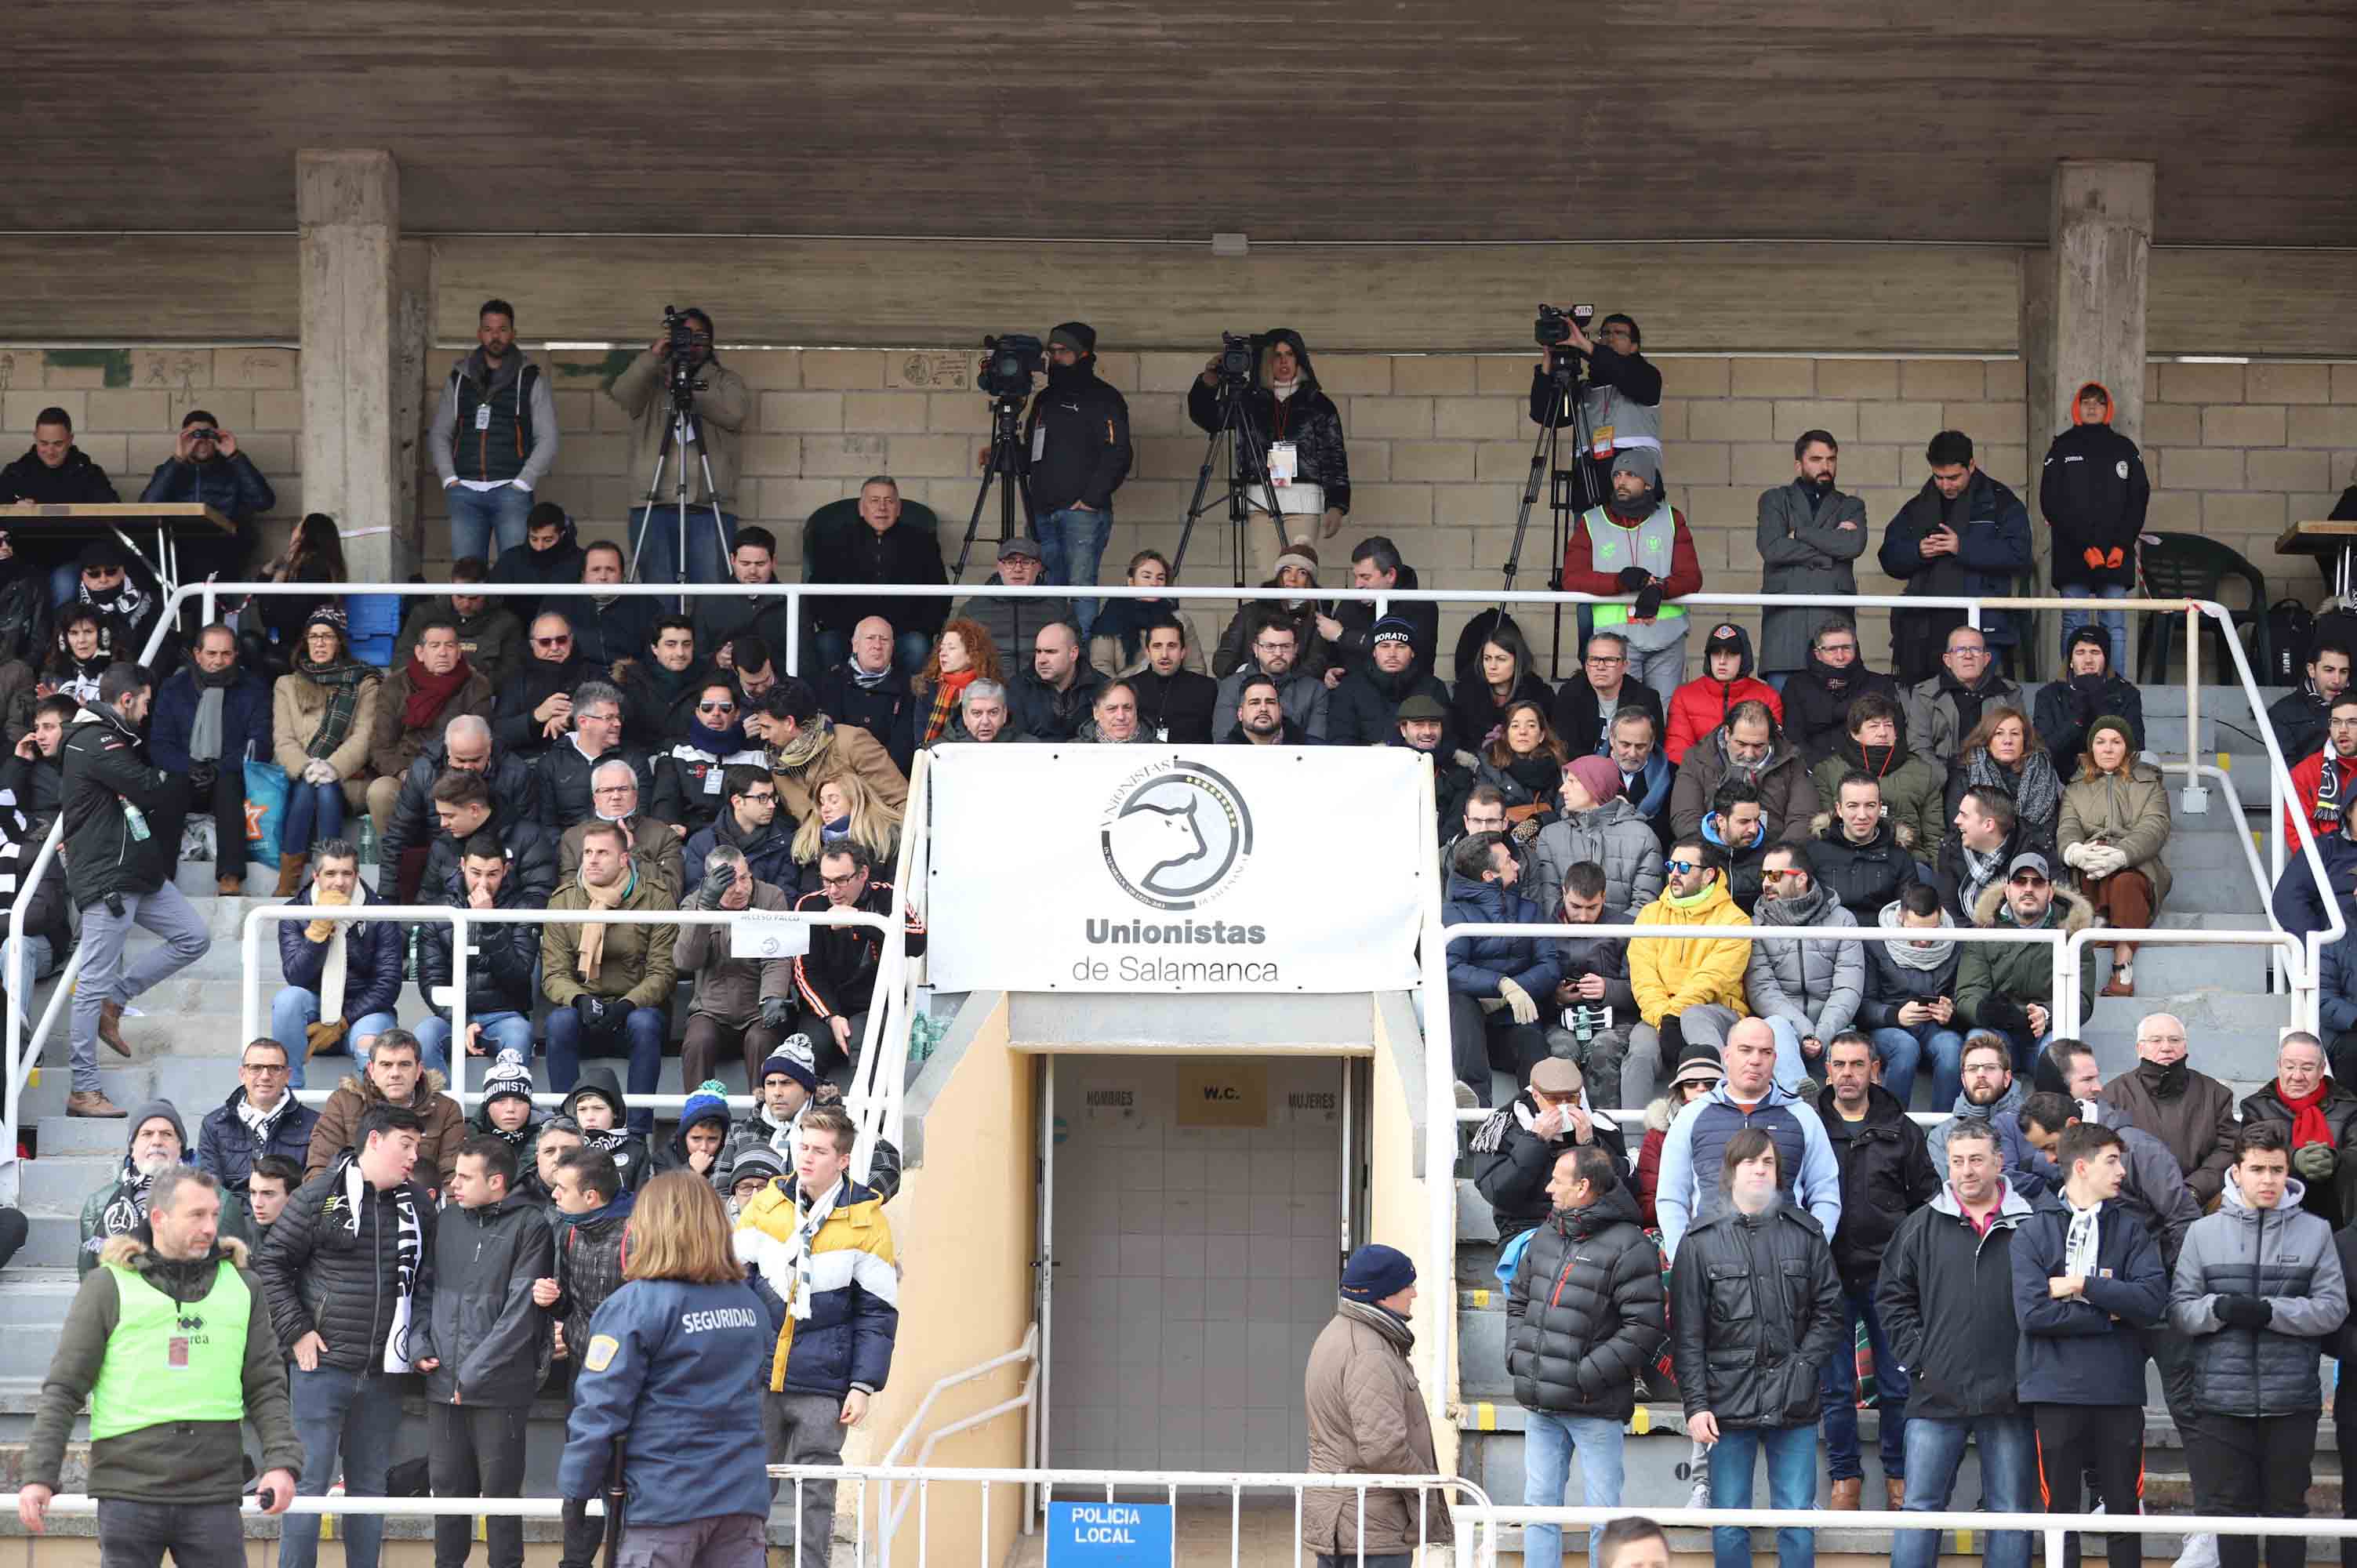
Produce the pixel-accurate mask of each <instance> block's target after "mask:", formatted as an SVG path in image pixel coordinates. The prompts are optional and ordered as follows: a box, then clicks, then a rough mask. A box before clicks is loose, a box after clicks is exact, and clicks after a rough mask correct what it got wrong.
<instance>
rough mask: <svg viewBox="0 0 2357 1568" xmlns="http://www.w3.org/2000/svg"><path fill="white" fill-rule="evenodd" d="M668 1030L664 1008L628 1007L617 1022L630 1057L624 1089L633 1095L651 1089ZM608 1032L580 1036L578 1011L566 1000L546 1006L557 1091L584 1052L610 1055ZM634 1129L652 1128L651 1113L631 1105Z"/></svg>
mask: <svg viewBox="0 0 2357 1568" xmlns="http://www.w3.org/2000/svg"><path fill="white" fill-rule="evenodd" d="M669 1033H671V1011H670V1009H669V1008H665V1007H633V1008H631V1009H630V1017H629V1018H627V1019H625V1020H624V1021H623V1024H622V1039H623V1041H624V1042H627V1043H626V1044H625V1045H624V1053H625V1054H626V1055H628V1056H629V1058H630V1069H629V1071H628V1072H627V1073H626V1074H625V1075H624V1085H623V1086H624V1088H625V1089H626V1090H627V1091H628V1092H629V1094H630V1096H631V1097H633V1098H635V1097H636V1096H638V1095H641V1094H652V1093H653V1092H654V1091H655V1086H656V1085H657V1084H659V1083H661V1082H662V1048H663V1036H666V1035H668V1034H669ZM615 1043H616V1042H615V1039H614V1036H612V1035H610V1034H608V1035H604V1036H596V1037H592V1038H589V1039H587V1042H586V1043H585V1040H584V1031H583V1029H582V1027H581V1015H580V1014H578V1013H576V1012H575V1011H574V1010H573V1008H572V1007H571V1005H570V1004H567V1005H565V1006H562V1007H552V1008H550V1009H549V1010H548V1084H549V1087H550V1088H551V1089H554V1090H556V1091H557V1092H558V1093H559V1094H564V1093H566V1092H568V1091H569V1090H571V1089H572V1088H573V1086H574V1085H575V1084H576V1083H578V1082H579V1081H580V1080H581V1058H583V1057H584V1056H598V1057H603V1056H611V1055H612V1054H613V1047H614V1045H615ZM654 1130H655V1113H654V1112H651V1111H638V1110H633V1111H632V1112H630V1131H631V1132H633V1133H640V1134H642V1135H643V1134H651V1133H653V1132H654Z"/></svg>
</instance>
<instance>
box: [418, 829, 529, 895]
mask: <svg viewBox="0 0 2357 1568" xmlns="http://www.w3.org/2000/svg"><path fill="white" fill-rule="evenodd" d="M492 830H493V831H496V832H498V833H499V835H500V848H502V849H503V850H505V851H506V852H507V862H508V875H507V880H506V881H504V882H502V883H500V893H501V895H502V896H504V895H505V894H506V893H508V892H509V891H510V890H511V889H512V890H513V891H514V892H515V893H516V894H517V895H518V896H519V897H520V898H521V899H522V903H523V905H524V907H525V908H533V909H537V908H542V907H543V906H544V905H545V904H547V902H548V898H549V895H550V894H552V893H554V892H555V891H556V884H557V882H558V880H559V879H560V878H559V873H558V870H557V864H556V859H557V842H556V835H555V834H554V833H553V832H549V831H548V830H547V829H546V828H544V827H542V826H541V825H540V824H539V823H538V822H527V821H522V820H519V821H516V822H510V823H508V824H507V825H506V826H504V827H501V826H500V825H499V823H498V822H496V820H495V821H494V822H493V823H492ZM462 869H463V868H462V867H461V866H460V865H459V844H458V843H457V840H455V839H453V838H452V837H451V836H450V835H449V834H448V833H446V832H443V831H442V830H441V829H440V827H438V826H437V827H436V829H435V830H434V843H433V847H432V848H430V849H428V850H427V851H426V852H425V875H424V876H423V877H422V878H421V879H420V880H419V882H418V892H417V897H418V899H419V901H420V902H422V903H427V904H433V903H441V902H462V901H464V900H465V898H466V897H467V884H466V880H465V877H464V875H462ZM501 906H502V907H503V908H504V907H505V898H504V897H502V898H501Z"/></svg>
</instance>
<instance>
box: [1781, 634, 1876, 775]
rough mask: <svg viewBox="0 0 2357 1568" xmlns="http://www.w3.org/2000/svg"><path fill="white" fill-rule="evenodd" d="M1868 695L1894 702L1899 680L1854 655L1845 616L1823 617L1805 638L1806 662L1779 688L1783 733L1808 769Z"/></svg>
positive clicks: (1834, 745)
mask: <svg viewBox="0 0 2357 1568" xmlns="http://www.w3.org/2000/svg"><path fill="white" fill-rule="evenodd" d="M1770 613H1786V614H1798V613H1800V612H1797V611H1786V612H1770ZM1783 693H1784V733H1785V734H1786V735H1789V736H1792V744H1793V745H1794V746H1798V747H1800V748H1801V755H1802V756H1803V757H1807V758H1808V759H1809V766H1810V767H1811V768H1815V767H1818V766H1819V765H1821V764H1822V763H1824V760H1825V759H1826V758H1827V757H1831V756H1833V755H1834V753H1835V751H1836V750H1837V749H1839V747H1840V746H1841V742H1842V738H1843V737H1844V736H1846V735H1847V734H1848V731H1849V717H1850V708H1851V705H1852V704H1854V703H1856V702H1857V700H1858V699H1859V698H1860V697H1863V696H1865V695H1866V694H1867V693H1875V694H1876V695H1878V696H1882V697H1887V698H1889V700H1890V701H1891V702H1893V703H1897V702H1898V701H1899V682H1896V681H1894V680H1892V679H1891V678H1890V677H1889V676H1888V675H1885V674H1883V673H1882V672H1881V671H1878V670H1868V669H1867V667H1866V665H1865V663H1864V662H1863V661H1862V660H1860V658H1859V656H1858V644H1857V628H1856V627H1855V626H1852V625H1851V624H1850V622H1849V618H1848V617H1847V616H1844V615H1829V616H1827V617H1825V618H1824V619H1823V620H1821V621H1819V622H1818V623H1817V627H1816V630H1815V631H1814V632H1813V633H1812V634H1811V636H1810V639H1809V660H1808V663H1807V664H1806V665H1804V666H1803V668H1801V669H1799V670H1796V671H1792V672H1791V674H1790V677H1789V678H1788V679H1787V680H1786V681H1785V682H1784V686H1783Z"/></svg>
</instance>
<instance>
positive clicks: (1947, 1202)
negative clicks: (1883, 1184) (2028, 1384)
mask: <svg viewBox="0 0 2357 1568" xmlns="http://www.w3.org/2000/svg"><path fill="white" fill-rule="evenodd" d="M1843 1217H1844V1219H1847V1217H1848V1211H1847V1210H1844V1211H1843ZM2026 1219H2029V1199H2028V1198H2027V1197H2023V1196H2022V1195H2021V1194H2020V1193H2018V1192H2016V1191H2013V1190H2011V1189H2010V1187H2008V1188H2007V1193H2006V1197H2005V1198H2004V1200H2003V1203H2002V1205H2001V1206H2000V1207H1999V1208H1998V1210H1997V1213H1996V1218H1995V1219H1992V1220H1990V1221H1989V1228H1988V1231H1987V1233H1986V1235H1981V1234H1977V1233H1975V1231H1974V1230H1973V1222H1972V1221H1971V1220H1970V1219H1967V1218H1966V1217H1965V1215H1964V1210H1963V1209H1961V1208H1958V1207H1957V1206H1956V1200H1955V1198H1954V1197H1953V1195H1952V1194H1950V1193H1949V1192H1948V1191H1947V1190H1946V1189H1945V1188H1944V1187H1943V1188H1942V1190H1941V1191H1940V1193H1939V1195H1938V1196H1937V1197H1933V1198H1932V1201H1931V1203H1930V1204H1929V1205H1927V1206H1926V1207H1924V1208H1919V1209H1917V1210H1916V1211H1915V1212H1914V1213H1912V1214H1910V1215H1909V1216H1908V1217H1907V1219H1906V1222H1905V1223H1904V1224H1902V1225H1900V1227H1899V1234H1897V1235H1896V1236H1894V1237H1892V1238H1891V1239H1890V1245H1889V1248H1887V1249H1886V1250H1885V1251H1884V1252H1883V1254H1882V1276H1881V1283H1880V1284H1879V1285H1878V1286H1877V1287H1876V1289H1875V1294H1874V1304H1875V1306H1876V1307H1877V1308H1878V1310H1879V1311H1880V1312H1881V1314H1882V1328H1883V1332H1884V1333H1885V1334H1886V1335H1888V1336H1889V1339H1890V1348H1891V1350H1892V1352H1893V1353H1894V1354H1896V1355H1897V1356H1898V1358H1899V1364H1900V1366H1902V1367H1904V1368H1906V1369H1907V1384H1908V1387H1907V1413H1908V1414H1910V1415H1922V1416H1931V1417H1934V1418H1937V1419H1940V1420H1944V1421H1963V1420H1968V1419H1970V1418H1972V1417H1974V1416H1981V1415H2016V1414H2018V1413H2019V1412H2020V1410H2021V1403H2020V1401H2019V1400H2018V1398H2017V1397H2016V1394H2015V1387H2016V1384H2015V1365H2016V1362H2017V1360H2018V1355H2019V1342H2020V1331H2019V1330H2018V1328H2016V1327H2015V1326H2014V1321H2013V1242H2014V1232H2015V1231H2016V1230H2018V1228H2019V1227H2020V1225H2021V1223H2022V1221H2024V1220H2026Z"/></svg>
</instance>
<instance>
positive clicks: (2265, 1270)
mask: <svg viewBox="0 0 2357 1568" xmlns="http://www.w3.org/2000/svg"><path fill="white" fill-rule="evenodd" d="M2306 1190H2307V1189H2306V1188H2305V1187H2303V1186H2302V1185H2301V1184H2300V1182H2299V1180H2298V1178H2297V1177H2294V1178H2292V1180H2291V1181H2290V1183H2289V1184H2288V1185H2287V1187H2285V1189H2284V1196H2283V1201H2282V1203H2281V1204H2279V1205H2278V1206H2276V1208H2252V1207H2251V1206H2250V1204H2249V1203H2248V1202H2247V1201H2245V1200H2244V1197H2243V1189H2242V1187H2241V1185H2240V1183H2239V1182H2238V1181H2237V1179H2236V1174H2235V1172H2233V1170H2229V1171H2227V1173H2226V1187H2225V1190H2224V1191H2223V1192H2222V1193H2221V1194H2220V1195H2219V1200H2218V1209H2217V1212H2216V1213H2214V1214H2210V1215H2205V1216H2203V1217H2202V1218H2201V1219H2198V1220H2195V1221H2194V1223H2193V1228H2192V1229H2191V1230H2189V1231H2187V1232H2186V1233H2185V1250H2184V1251H2182V1252H2180V1253H2179V1254H2178V1258H2177V1271H2176V1275H2175V1278H2174V1281H2173V1283H2171V1284H2170V1286H2169V1326H2171V1327H2172V1328H2175V1329H2176V1330H2177V1331H2178V1332H2179V1333H2180V1334H2184V1335H2188V1336H2190V1337H2193V1357H2194V1359H2193V1382H2194V1408H2195V1409H2197V1410H2199V1411H2201V1412H2203V1413H2205V1414H2210V1415H2237V1416H2261V1415H2291V1414H2294V1413H2304V1412H2309V1411H2313V1410H2320V1409H2322V1408H2323V1403H2324V1401H2323V1391H2322V1389H2321V1388H2320V1387H2319V1382H2318V1379H2317V1358H2318V1356H2319V1354H2320V1353H2321V1352H2322V1350H2323V1348H2324V1337H2325V1336H2326V1335H2328V1334H2330V1333H2331V1332H2332V1331H2333V1330H2334V1329H2336V1328H2338V1327H2340V1326H2341V1321H2342V1320H2343V1319H2344V1318H2346V1317H2347V1316H2349V1287H2348V1284H2347V1282H2346V1281H2345V1280H2344V1279H2343V1278H2342V1277H2341V1257H2340V1253H2339V1251H2337V1250H2336V1249H2335V1248H2334V1246H2333V1242H2332V1230H2331V1228H2330V1226H2328V1225H2326V1224H2325V1222H2324V1221H2323V1220H2321V1219H2318V1218H2317V1217H2316V1216H2315V1215H2313V1214H2310V1213H2309V1212H2308V1211H2306V1210H2305V1209H2303V1208H2300V1207H2299V1200H2300V1198H2301V1197H2302V1196H2303V1194H2304V1193H2305V1192H2306ZM2233 1295H2255V1296H2258V1297H2260V1298H2261V1299H2263V1300H2264V1301H2266V1304H2267V1305H2268V1306H2269V1307H2270V1308H2272V1309H2273V1313H2274V1316H2272V1317H2271V1318H2270V1319H2269V1321H2268V1323H2267V1326H2266V1327H2265V1328H2233V1327H2229V1326H2227V1325H2226V1322H2225V1320H2224V1319H2223V1318H2222V1317H2220V1316H2218V1302H2219V1299H2220V1298H2221V1297H2222V1296H2233Z"/></svg>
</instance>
